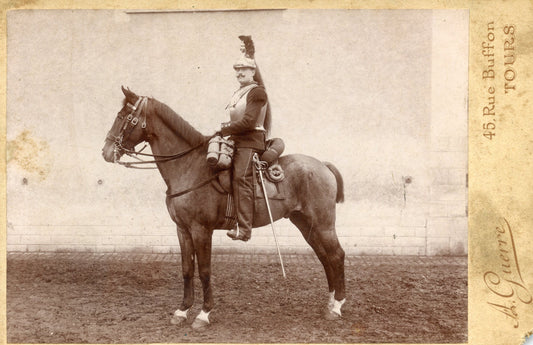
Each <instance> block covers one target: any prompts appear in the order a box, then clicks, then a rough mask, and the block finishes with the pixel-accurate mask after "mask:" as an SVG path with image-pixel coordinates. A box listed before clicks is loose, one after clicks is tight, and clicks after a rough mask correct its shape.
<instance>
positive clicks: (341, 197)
mask: <svg viewBox="0 0 533 345" xmlns="http://www.w3.org/2000/svg"><path fill="white" fill-rule="evenodd" d="M324 165H325V166H327V167H328V169H329V170H330V171H331V172H332V173H333V175H335V180H337V198H336V199H335V201H336V202H344V181H343V179H342V175H341V173H340V171H339V170H338V169H337V168H336V167H335V166H334V165H333V164H331V163H330V162H324Z"/></svg>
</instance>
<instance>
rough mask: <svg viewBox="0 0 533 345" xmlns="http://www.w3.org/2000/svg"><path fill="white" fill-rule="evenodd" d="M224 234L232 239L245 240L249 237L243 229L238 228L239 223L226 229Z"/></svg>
mask: <svg viewBox="0 0 533 345" xmlns="http://www.w3.org/2000/svg"><path fill="white" fill-rule="evenodd" d="M226 235H228V237H229V238H231V239H232V240H234V241H237V240H241V241H244V242H246V241H248V240H249V239H250V236H249V235H248V236H247V235H246V234H245V233H244V232H243V231H241V230H240V228H239V223H237V225H236V228H235V229H232V230H230V231H228V232H227V233H226Z"/></svg>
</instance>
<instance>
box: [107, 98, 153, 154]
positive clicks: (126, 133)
mask: <svg viewBox="0 0 533 345" xmlns="http://www.w3.org/2000/svg"><path fill="white" fill-rule="evenodd" d="M147 102H148V98H147V97H139V98H138V99H137V101H136V102H135V104H131V103H130V102H128V103H127V104H126V106H127V107H128V108H130V109H131V112H130V113H129V114H128V115H126V116H124V115H122V112H119V113H118V114H117V119H120V120H121V123H120V131H119V133H118V135H116V136H114V135H113V134H111V131H109V132H108V133H107V136H106V140H110V141H112V142H114V144H115V149H114V158H113V163H118V164H123V163H125V162H122V161H120V151H122V152H124V153H126V154H128V155H129V154H134V153H136V152H135V150H130V149H128V148H126V147H124V143H127V141H128V139H129V137H130V136H131V133H132V132H133V130H134V129H135V127H136V126H137V124H138V123H139V122H141V128H142V130H143V131H146V112H143V109H144V107H145V106H146V103H147ZM143 150H144V148H143ZM141 151H142V150H141ZM139 153H140V152H139Z"/></svg>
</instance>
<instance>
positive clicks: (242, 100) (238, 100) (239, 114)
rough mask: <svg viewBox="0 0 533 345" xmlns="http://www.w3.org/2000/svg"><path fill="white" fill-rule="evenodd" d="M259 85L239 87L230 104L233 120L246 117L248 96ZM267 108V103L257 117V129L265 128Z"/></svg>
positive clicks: (230, 114)
mask: <svg viewBox="0 0 533 345" xmlns="http://www.w3.org/2000/svg"><path fill="white" fill-rule="evenodd" d="M255 87H257V85H256V84H252V85H249V86H245V87H244V88H242V89H239V90H238V91H237V92H236V93H235V94H234V97H233V98H232V100H231V101H230V104H228V107H227V111H228V112H229V117H230V120H231V121H239V120H241V119H242V118H243V117H244V113H245V112H246V103H247V102H246V98H247V97H248V94H249V93H250V91H252V89H253V88H255ZM266 110H267V104H265V105H264V106H263V107H262V108H261V112H260V114H259V116H258V118H257V122H256V124H255V125H256V128H257V129H263V125H264V123H265V116H266Z"/></svg>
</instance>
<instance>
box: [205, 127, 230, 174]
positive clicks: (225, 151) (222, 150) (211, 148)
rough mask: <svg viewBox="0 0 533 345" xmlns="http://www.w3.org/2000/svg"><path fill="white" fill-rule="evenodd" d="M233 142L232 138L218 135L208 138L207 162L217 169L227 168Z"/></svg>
mask: <svg viewBox="0 0 533 345" xmlns="http://www.w3.org/2000/svg"><path fill="white" fill-rule="evenodd" d="M234 146H235V143H234V142H233V140H230V139H225V138H223V137H221V136H219V135H216V136H214V137H213V138H211V140H209V145H208V146H207V157H206V158H207V164H209V166H211V167H212V168H217V169H219V170H224V169H229V168H230V167H231V162H232V159H233V150H234Z"/></svg>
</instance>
